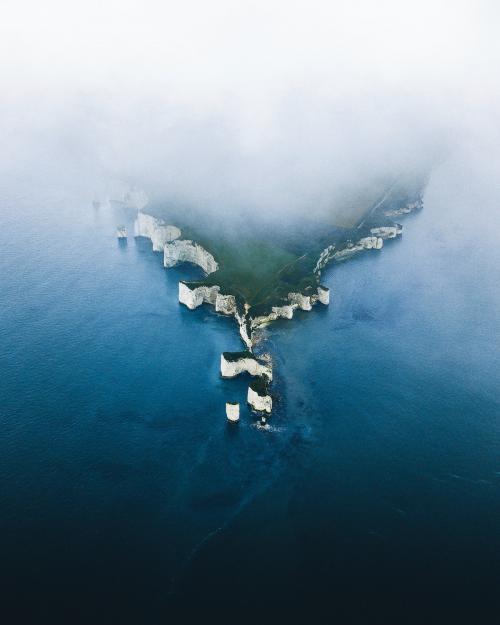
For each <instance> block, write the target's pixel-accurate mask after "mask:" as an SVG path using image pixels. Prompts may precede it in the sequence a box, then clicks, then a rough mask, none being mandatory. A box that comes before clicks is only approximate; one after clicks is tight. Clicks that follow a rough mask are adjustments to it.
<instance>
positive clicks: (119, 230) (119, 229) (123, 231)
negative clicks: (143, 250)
mask: <svg viewBox="0 0 500 625" xmlns="http://www.w3.org/2000/svg"><path fill="white" fill-rule="evenodd" d="M116 236H117V238H118V239H126V238H127V228H125V226H116Z"/></svg>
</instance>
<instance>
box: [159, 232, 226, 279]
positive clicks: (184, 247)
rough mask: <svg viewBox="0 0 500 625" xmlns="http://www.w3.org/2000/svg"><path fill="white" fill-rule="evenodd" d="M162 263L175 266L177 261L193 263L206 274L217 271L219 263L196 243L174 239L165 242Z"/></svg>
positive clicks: (166, 265)
mask: <svg viewBox="0 0 500 625" xmlns="http://www.w3.org/2000/svg"><path fill="white" fill-rule="evenodd" d="M163 251H164V255H163V265H164V266H165V267H167V268H168V267H175V265H177V264H179V263H193V265H198V267H201V268H202V269H203V271H204V272H205V273H206V274H209V273H213V272H214V271H217V269H218V268H219V265H218V264H217V262H216V260H215V258H214V257H213V256H212V254H210V253H209V252H207V250H206V249H205V248H203V247H202V246H201V245H198V243H194V242H193V241H189V240H176V241H172V242H171V243H169V242H167V243H165V246H164V248H163Z"/></svg>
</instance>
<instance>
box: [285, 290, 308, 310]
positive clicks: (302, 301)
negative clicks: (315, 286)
mask: <svg viewBox="0 0 500 625" xmlns="http://www.w3.org/2000/svg"><path fill="white" fill-rule="evenodd" d="M288 300H289V301H290V302H291V303H292V305H293V304H295V305H296V307H297V308H300V309H301V310H311V308H312V305H311V298H310V296H309V295H302V293H288Z"/></svg>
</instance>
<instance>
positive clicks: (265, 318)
mask: <svg viewBox="0 0 500 625" xmlns="http://www.w3.org/2000/svg"><path fill="white" fill-rule="evenodd" d="M392 188H393V187H391V188H390V189H388V191H387V192H386V193H385V194H384V196H383V197H382V199H381V200H378V201H377V202H376V203H375V205H374V206H373V207H371V208H370V209H369V211H368V212H367V213H366V215H365V216H364V217H363V218H362V219H361V220H360V222H359V223H358V224H357V226H356V227H355V228H353V229H350V230H347V231H346V232H345V235H344V237H343V238H342V237H340V238H339V237H337V240H335V241H334V242H331V243H329V244H328V245H327V246H326V247H324V248H323V249H322V250H321V252H320V253H319V254H316V256H315V257H313V258H312V260H313V266H314V268H313V270H312V272H309V273H307V274H306V275H301V276H300V277H301V280H299V281H298V285H297V286H298V287H299V288H297V289H296V290H295V289H294V290H290V291H289V292H288V293H287V294H286V296H284V295H281V296H280V297H277V298H276V299H275V300H272V299H271V300H270V301H268V302H267V303H266V305H264V306H260V308H259V307H258V306H252V305H251V304H250V303H249V302H247V301H245V299H244V298H242V297H241V296H239V295H237V294H232V293H229V292H226V291H227V286H226V285H225V284H224V283H222V284H213V283H212V280H207V278H208V277H209V276H210V275H211V274H214V273H216V272H217V271H218V270H219V267H220V265H219V263H218V261H217V258H216V257H217V251H216V250H213V253H212V251H209V250H207V249H206V248H205V247H203V246H202V245H200V244H199V243H197V242H196V241H194V240H191V239H183V238H182V228H181V227H179V225H171V224H168V223H167V222H166V221H165V220H164V219H162V218H159V217H155V216H153V215H151V214H149V213H147V212H145V210H147V204H146V205H145V206H142V207H138V213H137V218H136V220H135V224H134V236H136V237H137V236H139V237H146V238H148V239H150V240H151V242H152V246H153V251H157V252H163V256H164V260H163V264H164V267H165V268H170V267H174V266H176V265H178V264H180V263H184V262H188V263H192V264H194V265H197V266H198V267H200V268H201V269H202V270H203V272H204V274H205V279H204V280H202V281H197V282H190V281H180V282H179V295H178V298H179V302H180V303H181V304H183V305H185V306H186V307H187V308H189V309H190V310H194V309H196V308H198V307H199V306H201V305H202V304H209V305H210V306H212V307H213V308H214V310H215V312H216V313H219V314H223V315H228V316H233V317H234V318H235V321H236V322H237V324H238V331H239V335H240V338H241V340H242V342H243V344H244V346H245V350H246V351H245V352H242V353H232V357H231V354H230V353H224V354H222V355H221V376H222V377H235V376H236V375H240V374H241V373H244V372H246V373H250V375H252V376H254V378H253V380H252V382H251V383H250V385H249V387H248V394H247V403H248V404H249V405H250V406H251V408H252V409H253V410H254V411H255V412H256V413H258V414H260V415H261V421H262V422H265V418H264V415H269V414H270V413H271V412H272V394H271V392H270V385H271V382H272V359H271V357H270V355H269V354H266V353H262V352H260V350H259V352H260V353H258V354H255V353H254V347H255V345H256V344H257V343H259V331H260V330H261V329H262V328H264V327H266V326H268V325H269V324H271V323H273V322H274V321H276V320H278V319H287V320H291V319H293V317H294V312H295V311H296V310H303V311H311V310H312V308H313V306H314V305H315V304H317V303H318V302H319V303H321V304H322V305H325V306H327V305H329V303H330V290H329V289H328V288H327V287H325V286H323V285H321V283H320V278H321V273H322V271H323V270H324V269H325V268H326V267H327V266H328V265H330V264H332V263H341V262H345V261H347V260H350V259H352V258H355V257H356V256H357V255H359V254H360V253H361V252H364V251H368V250H376V251H380V250H381V249H382V248H383V246H384V242H385V241H387V240H392V239H397V238H400V237H401V236H402V234H403V226H402V225H401V224H399V223H397V222H395V221H394V218H396V217H398V218H399V217H404V216H405V215H408V214H410V213H413V212H415V211H417V210H421V209H422V208H423V192H424V188H425V185H422V186H420V188H419V189H418V190H417V192H413V193H410V194H408V195H407V197H406V198H405V199H404V200H403V201H402V200H399V203H396V204H394V201H392V202H391V201H390V199H391V198H390V194H391V191H392ZM309 255H310V256H311V255H312V253H311V254H309ZM305 256H306V255H304V256H303V257H301V258H299V259H298V260H299V261H300V260H302V259H303V258H304V257H305ZM309 260H311V259H309ZM284 269H285V268H284ZM286 269H288V267H287V268H286ZM280 273H281V272H280ZM303 274H305V272H303ZM304 277H305V278H306V280H305V282H306V286H305V287H302V288H301V283H302V284H303V283H304ZM230 361H231V365H234V364H235V363H236V365H237V366H231V367H229V362H230ZM229 370H230V373H229V374H228V371H229Z"/></svg>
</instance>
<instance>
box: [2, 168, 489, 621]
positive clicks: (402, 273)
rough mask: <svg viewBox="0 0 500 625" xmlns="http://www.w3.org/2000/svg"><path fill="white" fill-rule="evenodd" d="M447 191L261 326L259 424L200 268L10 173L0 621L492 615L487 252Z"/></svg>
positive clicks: (452, 174)
mask: <svg viewBox="0 0 500 625" xmlns="http://www.w3.org/2000/svg"><path fill="white" fill-rule="evenodd" d="M458 178H460V176H457V174H456V170H453V169H452V168H451V170H450V169H448V170H446V168H444V170H443V171H441V172H438V173H437V174H436V175H435V176H434V177H433V179H432V180H431V183H430V185H429V188H428V190H427V193H426V198H425V209H424V210H423V211H422V212H421V213H419V214H415V215H412V216H410V217H408V218H406V219H405V222H404V224H405V232H404V235H403V238H402V240H400V241H396V242H392V243H388V244H387V245H386V247H385V248H384V249H383V250H382V251H381V252H367V253H366V254H365V255H364V256H363V257H360V258H359V259H357V260H354V261H352V262H349V263H346V264H343V265H339V266H336V267H334V268H330V269H329V270H327V271H326V272H325V274H324V277H323V278H324V279H323V282H324V283H326V284H327V285H328V286H329V287H330V289H331V304H330V306H329V307H328V308H326V307H320V306H317V307H316V309H314V310H313V311H312V312H311V313H299V314H297V315H296V318H295V320H294V321H292V322H286V321H283V322H280V323H277V324H275V325H273V326H271V327H270V328H269V330H268V331H267V333H266V337H265V338H266V343H265V348H266V350H268V351H269V352H270V353H271V354H272V356H273V359H274V363H275V371H276V382H275V383H274V385H273V388H274V392H275V393H276V400H275V404H276V410H275V412H274V413H273V416H272V418H271V420H270V423H271V424H272V428H271V430H270V431H262V430H259V429H257V428H256V427H255V421H256V418H255V416H254V415H252V413H251V412H250V411H248V410H247V408H246V407H244V405H245V397H246V389H247V386H248V380H246V379H241V380H233V381H228V380H222V379H220V377H219V358H220V353H221V352H222V351H224V350H238V349H240V340H239V337H238V333H237V327H236V324H235V322H234V320H232V319H229V318H225V317H222V316H219V315H216V314H215V313H214V312H213V310H212V309H210V308H208V307H202V308H199V309H197V310H196V311H189V310H187V309H186V308H185V307H183V306H181V305H179V303H178V301H177V285H178V281H179V280H180V279H186V278H194V277H196V276H199V275H200V274H199V273H198V271H197V269H195V268H193V267H187V266H184V267H178V268H175V269H172V270H169V271H166V270H165V269H164V268H163V266H162V257H161V255H160V254H156V253H153V252H152V250H151V244H150V242H149V241H148V240H145V239H137V240H134V238H133V237H129V239H128V241H127V242H126V243H120V242H118V241H117V239H116V238H115V227H116V224H117V223H126V224H127V226H128V228H129V233H131V232H132V224H133V218H134V215H133V213H131V212H127V211H125V212H124V211H123V210H122V209H116V208H110V207H106V206H102V207H100V208H97V209H95V208H94V207H93V206H92V202H91V199H92V194H91V193H89V192H88V189H86V188H85V186H84V185H83V184H78V183H75V184H72V185H65V184H63V183H62V182H61V184H56V183H55V182H54V181H52V182H51V183H49V182H43V181H41V180H40V179H39V178H35V179H34V180H30V179H23V178H22V177H18V178H15V177H14V178H12V179H9V180H5V181H4V184H3V185H2V187H1V191H0V219H1V224H0V239H1V247H0V250H1V251H0V280H1V283H0V286H1V291H0V365H1V374H0V489H1V490H0V492H1V509H0V557H1V578H2V579H1V580H0V581H1V583H0V588H1V591H0V593H1V595H2V601H1V602H0V612H1V613H2V614H1V622H2V623H5V624H6V625H17V624H18V623H22V624H24V623H30V624H31V623H33V624H34V625H40V624H45V623H50V624H51V625H53V624H56V623H65V624H70V623H71V624H75V623H85V624H88V625H104V624H106V625H127V624H129V623H130V624H135V625H156V624H160V623H183V622H187V623H202V622H203V623H212V622H213V623H219V624H225V623H228V624H233V623H243V622H244V623H246V622H252V623H254V622H260V623H279V624H281V623H303V624H314V623H338V624H339V625H346V624H349V623H353V624H358V623H363V624H365V623H366V624H367V625H374V624H379V623H380V624H381V625H382V624H383V625H389V624H392V623H394V624H397V625H406V624H415V625H417V624H418V625H428V624H430V623H436V624H440V625H442V624H448V623H450V624H458V623H460V624H461V623H463V624H464V625H465V624H467V625H489V624H493V623H495V622H498V620H497V619H498V611H497V610H498V603H497V602H496V599H497V597H496V596H497V595H498V588H499V569H498V554H499V546H500V545H499V526H500V525H499V521H500V515H499V512H500V507H499V484H500V462H499V453H498V452H499V440H500V439H499V432H500V429H499V418H500V377H499V364H500V363H499V349H498V338H499V336H500V317H499V315H498V303H499V282H498V266H499V262H500V252H499V251H498V249H497V248H496V247H495V246H494V245H489V241H490V238H491V241H492V242H493V240H494V237H493V236H492V235H491V233H489V230H488V227H487V224H485V222H484V220H483V221H481V220H480V219H479V220H477V219H476V220H475V219H472V218H468V217H467V216H468V215H470V213H471V210H472V208H474V206H475V204H474V203H475V202H476V203H480V202H482V201H483V200H484V197H483V196H482V195H481V190H480V189H479V190H478V189H477V188H476V187H474V188H473V189H472V190H471V188H472V187H471V185H469V184H468V182H467V181H464V180H462V181H459V182H457V179H458ZM474 189H475V190H474ZM454 211H455V212H454ZM226 401H239V402H240V403H241V404H242V406H243V410H242V418H241V421H240V423H239V424H238V425H237V426H234V425H229V424H228V423H227V422H226V418H225V402H226Z"/></svg>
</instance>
